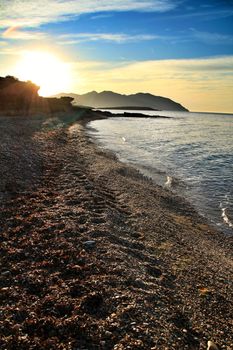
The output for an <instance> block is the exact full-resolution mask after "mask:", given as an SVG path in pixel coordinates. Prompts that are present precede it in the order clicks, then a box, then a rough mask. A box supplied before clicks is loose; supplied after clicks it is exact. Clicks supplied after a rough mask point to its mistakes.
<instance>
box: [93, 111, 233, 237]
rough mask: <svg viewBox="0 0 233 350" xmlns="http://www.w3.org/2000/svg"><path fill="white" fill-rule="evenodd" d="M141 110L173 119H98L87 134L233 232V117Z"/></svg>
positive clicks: (216, 223)
mask: <svg viewBox="0 0 233 350" xmlns="http://www.w3.org/2000/svg"><path fill="white" fill-rule="evenodd" d="M112 112H113V113H117V112H120V111H112ZM127 112H129V111H127ZM130 112H133V111H130ZM136 112H140V111H136ZM142 113H144V114H145V113H146V114H148V115H150V116H151V115H156V114H157V115H158V114H159V115H164V116H170V117H172V119H152V118H145V119H140V118H121V117H119V118H118V117H117V118H109V119H105V120H96V121H93V122H91V123H90V124H89V126H90V127H91V128H90V130H89V133H90V135H92V136H94V137H95V138H96V139H97V140H98V141H99V143H100V144H101V145H102V147H104V148H105V149H109V150H112V151H114V152H115V153H116V154H117V156H118V158H119V159H120V160H121V161H124V162H127V163H131V164H133V165H135V166H136V167H137V168H138V169H140V170H141V171H142V172H143V173H144V174H145V175H147V176H149V177H151V178H152V179H153V180H154V181H155V182H157V183H158V184H160V185H163V186H166V187H169V188H170V189H171V190H174V191H176V192H178V193H179V194H181V195H183V196H184V197H185V198H187V199H188V200H189V201H190V202H191V203H192V204H193V205H194V206H195V207H196V208H197V209H198V211H199V212H200V213H201V214H202V215H204V216H206V217H207V218H208V219H209V220H210V221H211V222H212V223H214V224H215V225H218V227H220V228H221V229H222V230H224V231H225V232H231V233H233V177H232V174H233V115H226V114H222V115H221V114H207V113H186V112H153V111H148V112H145V111H143V112H142Z"/></svg>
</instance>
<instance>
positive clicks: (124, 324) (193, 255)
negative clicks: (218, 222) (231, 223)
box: [0, 111, 233, 350]
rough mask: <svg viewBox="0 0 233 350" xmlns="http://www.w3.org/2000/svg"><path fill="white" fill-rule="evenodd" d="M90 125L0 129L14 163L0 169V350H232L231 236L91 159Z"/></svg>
mask: <svg viewBox="0 0 233 350" xmlns="http://www.w3.org/2000/svg"><path fill="white" fill-rule="evenodd" d="M93 118H103V115H102V114H101V115H100V114H99V113H97V112H90V111H88V112H87V114H86V119H85V118H84V119H83V120H77V122H74V120H71V122H70V123H67V125H66V126H64V123H65V121H64V120H65V119H66V118H63V120H62V122H63V127H61V126H59V125H61V120H60V119H59V117H57V118H52V120H51V121H50V124H49V125H50V127H48V120H46V119H44V120H40V121H38V120H36V119H30V118H22V119H17V118H12V117H11V118H10V119H7V118H5V119H6V120H5V121H3V119H2V118H0V123H1V126H2V128H1V129H0V130H1V133H2V135H1V140H3V141H2V144H1V146H2V145H4V147H3V155H4V156H11V158H12V159H11V161H6V157H3V158H2V160H1V163H2V164H1V165H2V166H3V167H2V169H4V171H3V170H1V171H2V174H1V175H2V177H1V182H0V192H1V191H2V193H4V198H3V199H2V201H1V212H0V220H1V224H2V228H1V230H2V235H3V236H2V237H3V238H2V241H3V248H2V261H1V263H2V266H3V270H2V272H1V280H0V281H1V288H2V291H3V295H2V297H1V298H2V312H3V314H4V321H3V326H2V332H3V338H2V339H3V340H1V341H0V344H1V345H2V346H3V348H5V349H16V348H17V347H15V346H16V344H18V345H17V346H18V348H20V349H32V348H35V346H36V348H38V349H57V348H59V346H61V344H63V346H64V348H65V349H75V348H77V347H78V348H80V349H88V350H89V349H90V350H91V349H113V348H114V349H119V350H120V349H125V348H127V349H145V350H146V349H164V350H165V349H166V348H169V349H177V350H178V349H203V350H206V348H207V341H208V340H212V341H214V342H216V343H218V344H219V345H220V346H221V348H223V349H227V347H228V348H231V347H232V344H233V337H232V334H231V326H232V318H231V312H232V300H233V298H232V293H233V292H232V286H231V276H232V273H233V267H232V243H233V239H232V237H225V236H224V235H223V234H221V233H220V232H217V231H216V230H214V229H213V228H212V227H210V226H208V225H207V224H206V223H205V222H204V221H203V220H202V219H201V218H200V216H199V215H198V214H197V213H196V212H195V211H194V210H193V208H192V207H191V206H188V205H187V202H185V201H184V200H182V198H177V196H173V195H172V194H171V192H169V191H167V190H165V189H163V188H161V187H159V186H155V185H154V184H153V183H152V182H151V181H150V180H147V179H146V178H145V177H143V176H142V175H141V174H139V172H137V171H136V170H135V169H134V168H132V167H129V166H127V165H125V164H123V163H121V162H119V161H118V160H117V159H116V157H114V156H113V154H111V152H104V151H102V150H101V149H100V148H98V146H97V145H96V144H95V143H94V142H92V140H90V138H89V137H88V136H87V134H86V131H85V127H86V124H87V122H88V121H89V120H93ZM68 119H69V118H68ZM71 119H72V118H71ZM4 123H5V124H4ZM46 123H47V126H46ZM16 126H17V127H16ZM17 130H20V131H22V130H24V133H23V134H22V135H21V133H20V132H18V131H17ZM6 131H8V133H9V136H10V137H7V135H6V134H5V133H4V132H6ZM16 141H17V142H18V144H17V145H16V144H15V142H16ZM16 146H17V149H16ZM21 151H24V152H21ZM4 152H5V153H4ZM27 159H30V162H29V163H30V164H28V165H27V164H26V163H25V161H26V160H27ZM29 165H30V166H29ZM4 167H5V168H4ZM7 170H8V172H7ZM20 170H21V172H20ZM4 174H5V175H4ZM6 174H8V175H9V174H12V179H11V178H10V176H8V177H6ZM3 175H4V176H5V177H4V176H3ZM16 175H17V176H16ZM15 177H16V178H15ZM12 181H13V182H12ZM15 185H16V186H15ZM3 190H4V191H3ZM9 305H10V306H9Z"/></svg>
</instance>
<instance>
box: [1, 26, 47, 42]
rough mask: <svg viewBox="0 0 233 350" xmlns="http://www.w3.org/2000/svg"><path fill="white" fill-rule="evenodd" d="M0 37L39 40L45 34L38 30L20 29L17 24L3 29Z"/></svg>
mask: <svg viewBox="0 0 233 350" xmlns="http://www.w3.org/2000/svg"><path fill="white" fill-rule="evenodd" d="M2 37H3V38H5V39H12V40H41V39H43V38H44V37H45V34H44V33H40V32H32V31H24V30H20V28H19V27H18V26H15V27H10V28H8V29H7V30H5V31H4V32H3V34H2Z"/></svg>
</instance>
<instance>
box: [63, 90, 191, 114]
mask: <svg viewBox="0 0 233 350" xmlns="http://www.w3.org/2000/svg"><path fill="white" fill-rule="evenodd" d="M61 96H70V97H73V98H74V101H73V102H74V104H78V105H82V106H89V107H93V108H106V107H107V108H111V107H123V106H124V107H132V106H134V107H137V108H139V107H144V108H145V107H149V108H153V109H157V110H167V111H188V110H187V109H186V108H185V107H183V106H182V105H181V104H180V103H177V102H175V101H173V100H171V99H170V98H167V97H162V96H155V95H152V94H149V93H142V92H139V93H137V94H132V95H123V94H118V93H115V92H112V91H102V92H100V93H98V92H96V91H91V92H88V93H86V94H83V95H79V94H73V93H60V94H57V95H56V97H61Z"/></svg>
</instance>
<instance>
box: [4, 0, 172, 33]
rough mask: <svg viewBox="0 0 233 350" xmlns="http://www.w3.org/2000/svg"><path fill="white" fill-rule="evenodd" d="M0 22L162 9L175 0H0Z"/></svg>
mask: <svg viewBox="0 0 233 350" xmlns="http://www.w3.org/2000/svg"><path fill="white" fill-rule="evenodd" d="M0 5H1V11H0V26H1V27H2V28H7V27H12V26H17V25H20V26H25V27H35V26H39V25H41V24H44V23H49V22H56V21H66V20H68V19H69V20H70V19H71V18H73V17H75V16H78V15H81V14H85V13H98V12H111V11H139V12H166V11H170V10H172V9H174V8H176V6H177V1H176V0H101V1H99V0H79V1H77V0H40V2H39V3H37V2H36V1H34V0H21V1H18V0H1V4H0Z"/></svg>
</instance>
